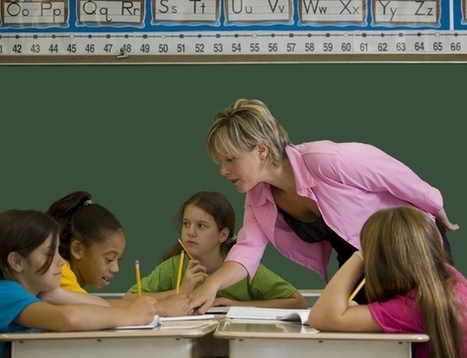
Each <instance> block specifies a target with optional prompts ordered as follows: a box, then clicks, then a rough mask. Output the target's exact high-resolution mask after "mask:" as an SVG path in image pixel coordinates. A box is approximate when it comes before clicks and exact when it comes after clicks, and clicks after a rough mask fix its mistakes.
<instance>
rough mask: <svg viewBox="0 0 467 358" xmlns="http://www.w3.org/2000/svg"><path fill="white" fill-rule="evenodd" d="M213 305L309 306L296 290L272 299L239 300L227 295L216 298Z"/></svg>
mask: <svg viewBox="0 0 467 358" xmlns="http://www.w3.org/2000/svg"><path fill="white" fill-rule="evenodd" d="M213 306H250V307H264V308H285V309H289V308H298V309H305V308H308V302H307V301H306V299H305V297H303V296H302V295H301V293H300V292H298V291H295V292H294V293H293V294H292V296H290V297H289V298H274V299H271V300H255V301H237V300H231V299H228V298H226V297H217V298H216V299H215V300H214V303H213Z"/></svg>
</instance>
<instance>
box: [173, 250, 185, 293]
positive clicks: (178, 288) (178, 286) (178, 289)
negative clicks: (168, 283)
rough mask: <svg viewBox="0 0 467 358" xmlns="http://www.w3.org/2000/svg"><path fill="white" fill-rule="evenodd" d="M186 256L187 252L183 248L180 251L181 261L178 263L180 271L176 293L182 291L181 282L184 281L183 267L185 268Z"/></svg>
mask: <svg viewBox="0 0 467 358" xmlns="http://www.w3.org/2000/svg"><path fill="white" fill-rule="evenodd" d="M184 257H185V253H184V251H183V250H182V251H181V252H180V261H179V263H178V273H177V285H176V286H175V293H180V283H181V281H182V268H183V259H184Z"/></svg>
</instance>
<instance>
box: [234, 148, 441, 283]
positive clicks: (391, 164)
mask: <svg viewBox="0 0 467 358" xmlns="http://www.w3.org/2000/svg"><path fill="white" fill-rule="evenodd" d="M286 152H287V157H288V158H289V160H290V164H291V166H292V170H293V173H294V177H295V184H296V189H297V194H299V195H301V196H304V197H307V198H310V199H312V200H314V201H315V202H316V203H317V205H318V208H319V210H320V212H321V215H322V217H323V219H324V221H325V222H326V224H327V225H328V226H329V227H330V228H331V229H332V230H334V232H336V233H337V234H338V235H339V236H340V237H342V238H343V239H344V240H346V241H347V242H349V243H350V244H351V245H353V246H354V247H356V248H360V239H359V235H360V230H361V228H362V226H363V224H364V223H365V221H366V220H367V219H368V217H369V216H370V215H371V214H373V213H374V212H375V211H377V210H380V209H384V208H389V207H395V206H408V205H411V206H414V207H417V208H419V209H421V210H423V211H425V212H426V213H428V214H434V213H436V212H438V211H439V210H440V209H441V208H442V207H443V199H442V197H441V193H440V192H439V190H438V189H436V188H433V187H432V186H430V185H429V184H428V183H426V182H425V181H423V180H422V179H420V177H419V176H417V175H416V174H415V173H414V172H413V171H412V170H411V169H410V168H408V167H407V166H406V165H405V164H403V163H401V162H399V161H398V160H396V159H394V158H392V157H391V156H389V155H388V154H386V153H384V152H383V151H382V150H380V149H378V148H376V147H374V146H371V145H368V144H362V143H333V142H331V141H316V142H310V143H303V144H300V145H296V146H294V145H289V146H287V147H286ZM269 242H271V243H272V244H273V245H274V246H275V248H276V249H277V250H278V251H279V252H280V253H282V254H283V255H284V256H285V257H287V258H288V259H290V260H292V261H293V262H296V263H297V264H300V265H302V266H305V267H307V268H309V269H311V270H313V271H314V272H316V273H317V274H319V275H321V276H322V277H324V278H325V279H326V280H327V264H328V261H329V257H330V255H331V250H332V247H331V245H330V243H329V242H327V241H322V242H318V243H313V244H310V243H307V242H304V241H302V240H301V239H300V238H299V237H298V236H297V235H296V234H295V233H294V232H293V231H292V230H291V229H290V227H289V226H288V225H287V223H286V222H285V221H284V219H283V218H282V215H277V207H276V204H275V202H274V198H273V197H272V194H271V187H270V185H269V184H267V183H259V184H258V185H256V186H255V187H254V188H253V189H251V190H250V191H249V192H248V193H247V194H246V202H245V213H244V218H243V227H242V229H241V230H240V232H239V233H238V239H237V244H236V245H235V246H234V247H233V248H232V249H231V250H230V252H229V254H228V256H227V258H226V260H227V261H236V262H238V263H240V264H241V265H243V266H244V267H245V269H246V270H247V271H248V275H249V276H250V277H253V276H254V274H255V272H256V269H257V267H258V265H259V262H260V260H261V258H262V256H263V253H264V250H265V249H266V246H267V244H268V243H269Z"/></svg>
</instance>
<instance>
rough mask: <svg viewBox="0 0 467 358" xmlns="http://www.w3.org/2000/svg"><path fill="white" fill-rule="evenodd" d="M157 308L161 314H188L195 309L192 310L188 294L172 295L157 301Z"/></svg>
mask: <svg viewBox="0 0 467 358" xmlns="http://www.w3.org/2000/svg"><path fill="white" fill-rule="evenodd" d="M156 310H157V313H156V314H158V315H159V316H188V315H190V314H191V313H192V311H193V310H190V301H189V299H188V296H187V295H184V294H178V295H172V296H169V297H167V298H166V299H164V300H160V301H157V304H156Z"/></svg>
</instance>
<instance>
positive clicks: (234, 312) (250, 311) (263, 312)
mask: <svg viewBox="0 0 467 358" xmlns="http://www.w3.org/2000/svg"><path fill="white" fill-rule="evenodd" d="M310 311H311V309H282V308H260V307H244V306H235V307H230V309H229V311H228V312H227V314H226V317H228V318H235V319H255V320H256V319H258V320H277V321H290V322H296V323H301V324H303V325H305V324H308V315H309V314H310Z"/></svg>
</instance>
